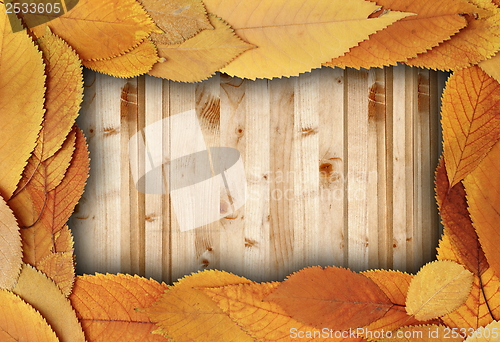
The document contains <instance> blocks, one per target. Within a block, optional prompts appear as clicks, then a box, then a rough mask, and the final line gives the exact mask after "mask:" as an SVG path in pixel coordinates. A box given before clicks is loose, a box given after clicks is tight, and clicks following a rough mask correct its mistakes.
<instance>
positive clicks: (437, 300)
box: [406, 260, 474, 320]
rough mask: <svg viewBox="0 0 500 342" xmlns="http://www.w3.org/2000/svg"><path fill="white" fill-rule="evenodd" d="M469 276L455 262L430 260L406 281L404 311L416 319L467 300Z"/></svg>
mask: <svg viewBox="0 0 500 342" xmlns="http://www.w3.org/2000/svg"><path fill="white" fill-rule="evenodd" d="M473 280H474V277H473V275H472V273H470V272H469V271H468V270H466V269H465V268H464V267H463V266H462V265H460V264H457V263H456V262H453V261H449V260H444V261H434V262H430V263H428V264H426V265H424V266H423V267H422V268H421V269H420V271H418V273H417V274H416V275H415V277H414V278H413V279H412V281H411V283H410V287H409V288H408V295H407V298H406V312H407V313H408V314H409V315H414V316H415V318H416V319H418V320H427V319H432V318H436V317H440V316H443V315H446V314H447V313H450V312H452V311H453V310H456V309H457V308H458V307H459V306H461V305H462V304H463V303H464V302H465V301H466V300H467V297H468V296H469V293H470V291H471V285H472V282H473Z"/></svg>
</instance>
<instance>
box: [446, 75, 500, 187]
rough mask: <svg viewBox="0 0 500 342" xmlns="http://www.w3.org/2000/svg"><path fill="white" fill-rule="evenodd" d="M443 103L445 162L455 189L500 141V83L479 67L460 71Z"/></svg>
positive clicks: (447, 91) (448, 88) (453, 78)
mask: <svg viewBox="0 0 500 342" xmlns="http://www.w3.org/2000/svg"><path fill="white" fill-rule="evenodd" d="M442 102H443V104H442V109H441V114H442V125H443V139H444V143H443V148H444V159H445V161H446V171H447V173H448V179H449V180H450V186H451V187H453V186H454V185H455V184H457V183H458V182H459V181H460V180H462V179H463V178H464V177H465V176H467V175H468V174H469V173H470V172H471V171H472V170H474V169H475V168H476V167H477V165H478V164H479V162H480V161H481V159H483V158H484V156H485V155H486V154H487V153H488V151H489V150H490V149H491V147H492V146H493V144H495V142H496V141H497V140H498V139H499V138H500V114H499V112H500V84H499V83H498V82H497V81H495V80H494V79H492V78H491V77H489V76H488V75H487V74H486V73H485V72H484V71H482V70H481V69H480V68H479V67H477V66H474V67H470V68H467V69H464V70H460V71H456V72H455V73H453V75H452V76H450V78H449V79H448V82H447V83H446V88H445V90H444V92H443V100H442Z"/></svg>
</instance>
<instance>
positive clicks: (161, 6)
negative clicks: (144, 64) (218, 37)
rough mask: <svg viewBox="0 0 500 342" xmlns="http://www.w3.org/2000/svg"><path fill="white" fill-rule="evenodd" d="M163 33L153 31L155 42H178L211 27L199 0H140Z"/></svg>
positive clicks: (152, 36) (152, 35)
mask: <svg viewBox="0 0 500 342" xmlns="http://www.w3.org/2000/svg"><path fill="white" fill-rule="evenodd" d="M140 1H141V3H142V5H143V6H144V8H145V9H146V11H147V12H148V14H149V15H150V16H151V18H152V19H153V20H154V22H155V23H156V25H157V26H158V27H159V28H160V29H161V30H162V31H163V33H156V32H153V33H152V34H151V38H152V39H153V40H154V41H155V42H156V43H157V44H180V43H182V42H183V41H185V40H186V39H189V38H192V37H194V36H195V35H196V34H197V33H199V32H200V31H202V30H211V29H213V27H212V25H211V24H210V21H209V20H208V17H207V13H206V11H205V6H204V5H203V2H202V1H201V0H169V1H162V0H140Z"/></svg>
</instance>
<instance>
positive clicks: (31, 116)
mask: <svg viewBox="0 0 500 342" xmlns="http://www.w3.org/2000/svg"><path fill="white" fill-rule="evenodd" d="M0 12H2V13H0V31H1V35H2V36H1V40H0V41H1V42H0V137H2V139H1V140H0V165H2V172H0V196H2V197H3V198H4V199H5V200H7V199H9V198H10V197H11V195H12V193H13V192H14V190H15V189H16V186H17V183H18V182H19V180H20V179H21V174H22V172H23V169H24V167H25V165H26V162H27V160H28V158H29V157H30V154H31V151H33V149H34V148H35V144H36V140H37V137H38V133H39V131H40V128H41V123H42V119H43V113H44V110H43V102H44V94H45V74H44V65H43V60H42V55H41V53H40V52H39V51H38V49H37V48H36V47H35V45H34V43H33V41H32V40H31V38H30V37H29V36H28V35H27V34H26V33H25V32H18V33H12V30H11V27H10V23H9V20H8V18H7V15H6V13H5V11H0Z"/></svg>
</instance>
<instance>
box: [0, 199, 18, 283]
mask: <svg viewBox="0 0 500 342" xmlns="http://www.w3.org/2000/svg"><path fill="white" fill-rule="evenodd" d="M0 236H1V237H2V239H1V240H0V241H1V242H0V289H8V290H10V289H12V287H13V286H14V285H15V284H16V281H17V277H18V276H19V272H20V270H21V264H22V249H21V236H20V234H19V226H18V225H17V222H16V218H15V217H14V215H13V213H12V210H10V208H9V207H8V206H7V204H6V203H5V201H4V200H3V198H2V197H0Z"/></svg>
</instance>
